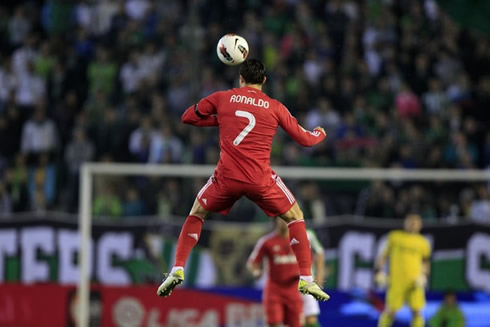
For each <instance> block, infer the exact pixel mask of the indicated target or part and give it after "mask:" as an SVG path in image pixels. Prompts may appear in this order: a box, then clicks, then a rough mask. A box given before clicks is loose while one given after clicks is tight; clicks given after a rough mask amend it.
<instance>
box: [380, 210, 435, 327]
mask: <svg viewBox="0 0 490 327" xmlns="http://www.w3.org/2000/svg"><path fill="white" fill-rule="evenodd" d="M421 229H422V219H421V218H420V216H419V215H415V214H411V215H408V216H407V217H406V218H405V221H404V230H395V231H392V232H390V233H389V234H388V240H387V242H386V245H385V247H384V248H383V250H382V252H381V255H380V256H379V258H378V259H377V261H376V264H375V269H376V275H375V279H376V282H377V283H378V284H383V281H384V280H386V278H385V277H384V276H385V275H384V273H383V267H384V265H385V264H386V261H387V260H388V259H389V261H390V263H389V275H388V290H387V292H386V306H385V310H384V312H383V313H382V314H381V316H380V318H379V322H378V327H389V326H391V325H392V323H393V320H394V316H395V313H396V312H397V311H398V310H399V309H400V308H401V307H402V306H403V304H404V303H407V304H408V306H409V307H410V309H411V311H412V315H413V316H412V322H411V325H410V326H411V327H423V326H424V317H423V316H422V312H421V311H422V309H423V308H424V307H425V285H426V284H427V276H428V274H429V270H430V265H429V257H430V252H431V250H430V244H429V242H428V241H427V239H426V238H425V237H423V236H422V235H420V230H421Z"/></svg>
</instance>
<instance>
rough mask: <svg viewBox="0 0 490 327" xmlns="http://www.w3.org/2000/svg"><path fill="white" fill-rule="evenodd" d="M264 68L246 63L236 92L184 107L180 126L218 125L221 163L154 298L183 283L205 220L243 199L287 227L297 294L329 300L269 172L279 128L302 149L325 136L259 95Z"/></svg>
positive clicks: (301, 231)
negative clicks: (295, 266) (297, 272)
mask: <svg viewBox="0 0 490 327" xmlns="http://www.w3.org/2000/svg"><path fill="white" fill-rule="evenodd" d="M265 81H266V77H265V67H264V64H262V63H261V62H260V61H259V60H256V59H249V60H246V61H245V62H244V63H243V64H242V65H241V66H240V88H234V89H231V90H227V91H220V92H216V93H213V94H211V95H210V96H208V97H206V98H204V99H202V100H201V101H199V103H197V104H195V105H193V106H191V107H189V108H187V110H186V111H185V112H184V114H183V115H182V121H183V122H184V123H186V124H191V125H195V126H218V127H219V134H220V148H221V152H220V160H219V162H218V166H217V167H216V170H215V171H214V174H213V176H211V177H210V178H209V180H208V182H207V183H206V184H205V185H204V186H203V188H202V189H201V190H200V191H199V193H198V194H197V197H196V200H195V201H194V205H193V206H192V209H191V212H190V214H189V216H188V217H187V219H186V221H185V223H184V226H183V227H182V230H181V232H180V235H179V240H178V243H177V250H176V254H175V264H174V267H173V268H172V270H171V271H170V273H169V274H168V275H167V276H166V278H165V279H164V281H163V282H162V284H161V285H160V287H159V288H158V291H157V294H158V295H160V296H168V295H170V293H171V292H172V290H173V289H174V288H175V286H177V285H179V284H181V283H182V282H183V281H184V265H185V262H186V261H187V257H188V256H189V253H190V251H191V250H192V248H193V247H194V245H196V243H197V241H198V240H199V237H200V235H201V228H202V224H203V222H204V219H205V218H206V216H207V215H208V214H209V213H210V212H220V213H223V214H227V213H228V212H229V211H230V209H231V207H232V206H233V204H234V203H235V202H236V201H237V200H238V199H240V198H241V197H242V196H246V197H247V198H249V199H250V200H251V201H253V202H255V203H256V204H257V205H258V206H260V207H261V208H262V210H264V212H265V213H266V214H267V215H269V216H271V217H272V216H279V217H281V218H282V219H283V220H284V221H285V222H286V223H288V228H289V237H290V244H291V248H292V250H293V252H294V254H295V255H296V258H297V261H298V264H299V268H300V280H299V283H298V289H299V291H300V292H301V293H303V294H311V295H313V296H314V297H315V298H316V299H317V300H325V301H326V300H328V298H329V296H328V295H327V294H326V293H325V292H324V291H323V290H322V289H321V288H320V287H319V286H318V285H317V284H316V283H315V282H314V281H313V277H312V276H311V251H310V244H309V242H308V238H307V235H306V229H305V223H304V220H303V212H302V211H301V209H300V208H299V206H298V204H297V203H296V199H295V198H294V196H293V195H292V194H291V192H290V191H289V189H288V188H287V187H286V185H285V184H284V183H283V181H282V180H281V178H280V177H279V176H277V175H276V174H275V173H274V171H272V169H271V167H270V153H271V147H272V138H273V136H274V134H275V133H276V130H277V127H278V126H281V127H282V128H283V129H284V130H285V131H286V132H287V133H288V134H289V135H290V136H291V137H292V138H293V139H295V140H296V141H297V142H298V143H299V144H301V145H303V146H313V145H315V144H317V143H319V142H321V141H322V140H323V139H324V138H325V136H326V134H325V130H324V129H323V128H321V127H316V128H315V129H314V130H313V132H310V131H307V130H305V129H304V128H303V127H301V126H300V125H299V124H298V122H297V120H296V118H294V117H293V116H292V115H291V114H290V113H289V111H288V109H287V108H286V107H285V106H284V105H283V104H281V103H280V102H279V101H277V100H274V99H272V98H269V97H268V96H267V95H266V94H264V93H262V85H263V84H264V83H265Z"/></svg>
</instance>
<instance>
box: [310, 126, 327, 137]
mask: <svg viewBox="0 0 490 327" xmlns="http://www.w3.org/2000/svg"><path fill="white" fill-rule="evenodd" d="M313 130H314V131H320V132H322V133H323V135H325V136H327V132H325V129H324V128H323V127H321V126H317V127H315V128H313Z"/></svg>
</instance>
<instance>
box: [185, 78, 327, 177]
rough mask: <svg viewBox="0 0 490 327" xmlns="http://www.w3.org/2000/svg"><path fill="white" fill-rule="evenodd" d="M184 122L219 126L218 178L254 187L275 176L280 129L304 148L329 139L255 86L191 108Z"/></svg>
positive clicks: (217, 94) (216, 95) (221, 94)
mask: <svg viewBox="0 0 490 327" xmlns="http://www.w3.org/2000/svg"><path fill="white" fill-rule="evenodd" d="M182 122H184V123H187V124H192V125H196V126H216V125H217V126H219V133H220V148H221V153H220V160H219V163H218V166H217V168H216V172H215V174H216V176H223V177H226V178H230V179H235V180H238V181H241V182H245V183H252V184H261V183H262V181H264V180H265V179H266V178H269V179H270V176H271V175H272V170H271V167H270V153H271V147H272V138H273V136H274V134H275V133H276V130H277V127H278V126H281V127H282V128H283V129H284V130H285V131H286V132H287V133H288V134H289V135H290V136H291V137H292V138H293V139H294V140H296V142H298V143H299V144H301V145H303V146H313V145H315V144H317V143H319V142H321V141H322V140H323V139H324V138H325V135H324V134H323V133H322V132H320V131H318V130H315V131H313V132H310V131H307V130H305V129H304V128H303V127H301V126H300V125H299V124H298V121H297V120H296V118H294V117H293V116H292V115H291V113H290V112H289V111H288V109H287V108H286V107H285V106H284V105H283V104H282V103H280V102H279V101H277V100H274V99H272V98H270V97H268V96H267V95H266V94H264V93H263V92H261V91H260V90H258V89H256V88H253V87H241V88H235V89H231V90H227V91H220V92H215V93H213V94H211V95H209V96H208V97H206V98H204V99H202V100H201V101H199V103H198V104H197V105H193V106H191V107H189V108H188V109H187V110H186V111H185V112H184V114H183V115H182Z"/></svg>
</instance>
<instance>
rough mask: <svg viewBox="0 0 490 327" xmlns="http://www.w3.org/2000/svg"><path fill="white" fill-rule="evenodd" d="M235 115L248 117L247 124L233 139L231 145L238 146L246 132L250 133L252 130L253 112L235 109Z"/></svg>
mask: <svg viewBox="0 0 490 327" xmlns="http://www.w3.org/2000/svg"><path fill="white" fill-rule="evenodd" d="M235 116H237V117H244V118H247V119H248V125H247V126H246V127H245V128H244V129H243V130H242V131H241V132H240V134H238V136H237V137H235V139H234V140H233V145H234V146H238V145H239V144H240V143H242V141H243V139H244V138H245V136H247V135H248V133H250V132H251V131H252V129H254V127H255V116H254V115H253V114H251V113H250V112H248V111H243V110H237V111H235Z"/></svg>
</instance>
